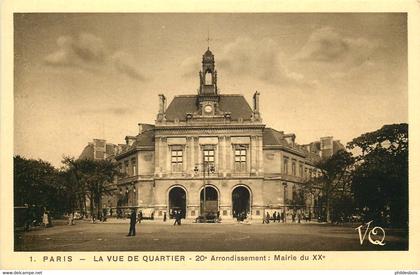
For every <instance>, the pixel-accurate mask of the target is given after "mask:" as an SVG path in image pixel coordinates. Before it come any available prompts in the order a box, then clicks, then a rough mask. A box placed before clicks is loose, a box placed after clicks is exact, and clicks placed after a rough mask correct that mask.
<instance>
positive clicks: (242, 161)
mask: <svg viewBox="0 0 420 275" xmlns="http://www.w3.org/2000/svg"><path fill="white" fill-rule="evenodd" d="M235 171H236V172H246V149H245V148H236V149H235Z"/></svg>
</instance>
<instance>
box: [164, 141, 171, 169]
mask: <svg viewBox="0 0 420 275" xmlns="http://www.w3.org/2000/svg"><path fill="white" fill-rule="evenodd" d="M162 147H163V148H162V151H163V154H164V157H163V159H164V160H165V164H166V165H165V167H166V174H167V175H168V176H169V175H170V174H171V171H172V169H171V152H170V151H169V146H168V142H167V139H166V138H165V139H164V140H163V143H162Z"/></svg>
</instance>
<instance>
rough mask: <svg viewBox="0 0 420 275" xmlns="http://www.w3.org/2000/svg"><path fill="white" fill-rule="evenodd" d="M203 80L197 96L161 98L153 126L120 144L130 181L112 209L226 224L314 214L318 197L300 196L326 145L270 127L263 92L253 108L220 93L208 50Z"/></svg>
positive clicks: (119, 185)
mask: <svg viewBox="0 0 420 275" xmlns="http://www.w3.org/2000/svg"><path fill="white" fill-rule="evenodd" d="M199 82H200V87H199V89H198V94H196V95H181V96H176V97H175V98H174V99H173V101H172V102H171V103H170V104H169V105H168V106H167V102H166V97H165V96H164V95H159V112H158V114H157V118H156V121H155V125H149V124H139V133H138V135H137V136H134V137H130V136H128V137H126V144H120V145H118V146H116V150H115V151H116V153H115V157H114V158H115V160H116V161H118V162H119V165H120V169H121V172H123V173H124V174H125V176H124V177H122V178H120V179H118V181H117V182H116V185H115V186H116V188H115V194H114V196H113V197H114V200H113V201H112V200H108V205H107V206H108V207H126V208H128V207H136V208H138V209H141V210H142V212H143V215H145V216H148V215H153V217H154V218H155V219H162V218H163V216H164V215H165V213H166V215H167V216H168V217H171V213H172V211H173V210H180V211H181V212H182V214H183V216H185V218H187V219H195V218H196V217H198V216H199V215H206V214H209V213H210V212H212V213H214V214H215V215H218V216H219V217H220V218H221V220H222V222H223V221H229V220H232V219H233V218H235V217H237V216H238V215H239V214H241V215H243V216H246V218H248V219H253V220H255V219H260V220H261V219H262V218H263V216H264V215H266V213H267V212H268V213H272V212H273V211H280V210H282V211H283V210H286V209H291V208H292V207H293V208H296V207H298V208H302V209H305V211H312V210H311V209H312V208H313V206H314V202H315V199H316V198H313V197H305V198H303V197H302V200H301V201H300V202H299V203H297V201H298V200H297V199H296V197H297V196H298V195H299V194H300V193H299V190H300V189H301V188H300V187H301V185H302V184H304V182H305V180H307V179H308V178H310V177H314V176H317V175H319V171H317V170H316V169H315V168H314V162H315V161H317V160H318V159H319V158H320V156H321V155H322V150H321V149H322V148H320V146H318V147H317V146H316V145H313V144H312V145H305V146H301V145H298V144H296V143H295V135H294V134H285V133H283V132H281V131H277V130H274V129H271V128H268V127H266V125H264V124H263V122H262V116H261V113H260V106H259V96H260V94H259V93H258V92H256V93H255V94H254V97H253V107H252V108H251V107H250V105H249V104H248V103H247V101H246V100H245V98H244V97H243V96H242V95H236V94H220V93H219V90H218V87H217V71H216V70H215V60H214V56H213V54H212V52H211V51H210V50H209V49H208V50H207V51H206V52H205V53H204V55H203V59H202V70H201V71H200V72H199ZM321 143H322V140H321ZM323 144H324V145H326V149H328V150H329V149H331V148H330V147H329V146H328V145H329V144H327V143H326V142H324V143H323ZM317 148H318V151H315V150H316V149H317ZM320 152H321V153H320ZM325 152H326V151H325ZM204 197H205V199H204Z"/></svg>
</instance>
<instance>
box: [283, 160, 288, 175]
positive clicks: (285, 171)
mask: <svg viewBox="0 0 420 275" xmlns="http://www.w3.org/2000/svg"><path fill="white" fill-rule="evenodd" d="M283 174H286V175H287V174H289V159H288V158H283Z"/></svg>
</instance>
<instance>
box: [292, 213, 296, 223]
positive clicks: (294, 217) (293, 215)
mask: <svg viewBox="0 0 420 275" xmlns="http://www.w3.org/2000/svg"><path fill="white" fill-rule="evenodd" d="M295 220H296V212H295V211H293V213H292V222H295Z"/></svg>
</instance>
